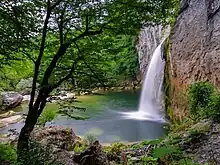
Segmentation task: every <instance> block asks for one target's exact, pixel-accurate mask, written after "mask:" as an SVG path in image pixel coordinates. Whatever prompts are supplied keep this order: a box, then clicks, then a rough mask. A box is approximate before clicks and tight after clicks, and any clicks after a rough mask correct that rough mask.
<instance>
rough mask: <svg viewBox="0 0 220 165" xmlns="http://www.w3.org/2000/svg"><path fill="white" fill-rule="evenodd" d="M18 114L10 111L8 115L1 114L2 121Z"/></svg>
mask: <svg viewBox="0 0 220 165" xmlns="http://www.w3.org/2000/svg"><path fill="white" fill-rule="evenodd" d="M15 114H16V113H15V112H14V111H8V112H6V113H3V114H0V119H3V118H6V117H11V116H13V115H15Z"/></svg>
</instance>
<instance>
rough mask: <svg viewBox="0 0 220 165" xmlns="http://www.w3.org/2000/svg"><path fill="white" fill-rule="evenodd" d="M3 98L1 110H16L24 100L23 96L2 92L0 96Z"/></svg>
mask: <svg viewBox="0 0 220 165" xmlns="http://www.w3.org/2000/svg"><path fill="white" fill-rule="evenodd" d="M0 95H1V96H2V106H1V107H0V109H3V110H5V109H10V108H14V107H16V106H18V105H20V104H21V102H22V100H23V96H22V95H20V94H19V93H17V92H13V91H11V92H2V93H1V94H0Z"/></svg>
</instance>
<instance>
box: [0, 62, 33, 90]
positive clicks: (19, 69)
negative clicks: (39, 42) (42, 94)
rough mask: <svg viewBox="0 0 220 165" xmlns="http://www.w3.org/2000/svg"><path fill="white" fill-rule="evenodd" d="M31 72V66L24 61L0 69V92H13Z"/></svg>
mask: <svg viewBox="0 0 220 165" xmlns="http://www.w3.org/2000/svg"><path fill="white" fill-rule="evenodd" d="M32 72H33V71H32V64H31V63H30V62H28V61H27V60H26V59H25V60H23V61H16V62H14V63H12V64H10V66H5V67H4V68H0V91H1V90H2V91H9V90H15V89H16V85H17V84H18V83H19V81H20V80H21V79H26V78H28V77H30V76H32ZM31 84H32V83H31Z"/></svg>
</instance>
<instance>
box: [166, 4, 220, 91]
mask: <svg viewBox="0 0 220 165" xmlns="http://www.w3.org/2000/svg"><path fill="white" fill-rule="evenodd" d="M170 42H171V56H172V61H171V63H172V67H173V73H174V74H173V77H174V78H175V80H176V82H178V84H179V85H187V84H190V83H191V82H195V81H210V82H212V83H213V84H214V85H215V86H216V87H220V1H219V0H182V1H181V9H180V14H179V16H178V18H177V21H176V23H175V26H174V27H173V29H172V32H171V38H170Z"/></svg>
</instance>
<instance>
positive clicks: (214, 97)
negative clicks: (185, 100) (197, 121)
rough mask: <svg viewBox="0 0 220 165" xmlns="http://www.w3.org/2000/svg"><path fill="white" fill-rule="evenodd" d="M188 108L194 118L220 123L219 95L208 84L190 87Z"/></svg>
mask: <svg viewBox="0 0 220 165" xmlns="http://www.w3.org/2000/svg"><path fill="white" fill-rule="evenodd" d="M189 106H190V112H191V114H193V115H194V116H197V117H201V118H212V119H214V120H215V121H220V93H218V92H216V91H215V90H214V87H213V86H212V85H211V84H210V83H207V82H198V83H195V84H192V85H191V86H190V88H189Z"/></svg>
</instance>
